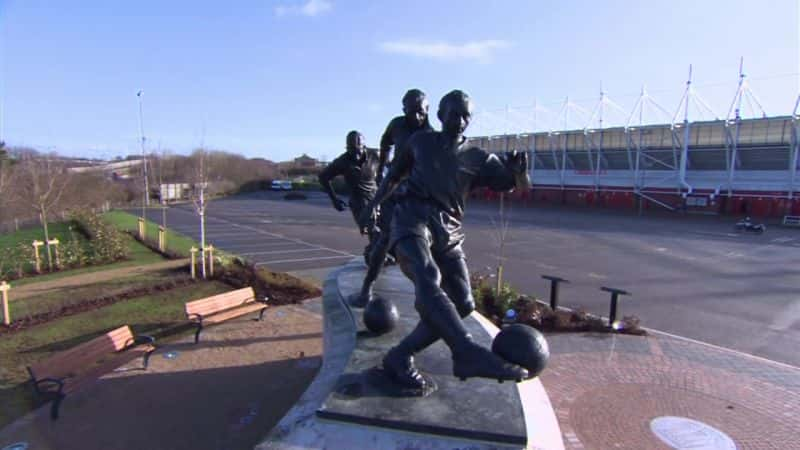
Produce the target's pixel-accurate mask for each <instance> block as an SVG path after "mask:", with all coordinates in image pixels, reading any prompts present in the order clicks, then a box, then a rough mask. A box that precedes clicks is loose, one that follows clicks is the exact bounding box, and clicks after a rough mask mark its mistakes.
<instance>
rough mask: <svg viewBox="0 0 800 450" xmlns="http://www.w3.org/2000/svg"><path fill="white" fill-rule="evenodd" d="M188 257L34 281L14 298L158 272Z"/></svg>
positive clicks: (19, 289)
mask: <svg viewBox="0 0 800 450" xmlns="http://www.w3.org/2000/svg"><path fill="white" fill-rule="evenodd" d="M188 264H189V260H188V259H175V260H170V261H164V262H158V263H152V264H146V265H143V266H131V267H120V268H119V269H111V270H99V271H97V272H89V273H82V274H80V275H72V276H65V277H64V278H57V279H55V280H50V281H42V282H34V283H30V284H24V285H22V286H19V287H15V288H14V298H15V299H23V298H28V297H35V296H37V295H42V294H47V293H49V292H52V291H56V290H61V289H70V288H74V287H80V286H86V285H87V284H94V283H101V282H103V281H110V280H119V279H122V278H126V277H132V276H136V275H142V274H145V273H151V272H158V271H160V270H168V269H177V268H179V267H183V266H187V265H188Z"/></svg>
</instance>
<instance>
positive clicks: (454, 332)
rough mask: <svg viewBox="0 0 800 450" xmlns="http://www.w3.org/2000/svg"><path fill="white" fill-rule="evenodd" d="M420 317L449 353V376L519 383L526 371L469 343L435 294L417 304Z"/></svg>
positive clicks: (444, 301) (446, 303)
mask: <svg viewBox="0 0 800 450" xmlns="http://www.w3.org/2000/svg"><path fill="white" fill-rule="evenodd" d="M418 309H419V312H420V317H421V318H422V320H423V321H425V323H426V324H427V325H428V326H429V327H430V329H431V331H432V332H434V333H436V334H438V335H439V336H441V338H442V339H444V341H445V342H446V343H447V346H448V347H450V351H452V353H453V375H455V376H456V377H458V378H460V379H461V380H465V379H467V378H472V377H481V378H494V379H496V380H497V381H499V382H502V381H503V380H516V381H522V380H523V379H525V378H528V371H527V370H525V369H523V368H522V367H520V366H518V365H516V364H511V363H509V362H507V361H506V360H504V359H503V358H501V357H499V356H497V355H495V354H494V353H492V352H491V351H490V350H489V349H486V348H484V347H482V346H480V345H478V344H476V343H475V342H474V341H473V340H472V336H470V334H469V333H467V329H466V327H464V323H463V322H462V320H461V318H460V317H459V315H458V312H457V311H456V307H455V305H453V303H452V302H451V301H450V300H449V299H448V298H447V297H445V296H442V295H437V296H435V297H433V298H430V299H429V300H428V301H426V302H420V303H419V304H418Z"/></svg>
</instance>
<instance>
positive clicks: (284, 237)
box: [220, 219, 356, 257]
mask: <svg viewBox="0 0 800 450" xmlns="http://www.w3.org/2000/svg"><path fill="white" fill-rule="evenodd" d="M220 220H222V219H220ZM226 222H227V223H228V224H230V225H231V226H234V227H237V228H241V229H244V230H250V231H255V232H256V233H260V234H265V235H267V236H273V237H277V238H281V239H286V240H287V241H290V242H296V243H298V244H305V245H309V246H312V247H313V246H314V244H311V243H308V242H306V241H303V240H300V239H294V238H287V237H286V236H282V235H280V234H276V233H270V232H269V231H264V230H260V229H258V228H255V227H251V226H247V225H240V224H238V223H234V222H230V221H226ZM319 248H320V249H321V250H328V251H329V252H333V253H338V254H340V255H343V256H349V257H353V256H356V255H354V254H352V253H347V252H343V251H341V250H336V249H332V248H330V247H324V246H321V245H320V246H319Z"/></svg>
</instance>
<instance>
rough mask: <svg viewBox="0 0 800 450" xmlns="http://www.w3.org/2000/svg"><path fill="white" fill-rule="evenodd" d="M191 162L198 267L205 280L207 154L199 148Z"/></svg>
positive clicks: (193, 154)
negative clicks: (198, 256)
mask: <svg viewBox="0 0 800 450" xmlns="http://www.w3.org/2000/svg"><path fill="white" fill-rule="evenodd" d="M191 158H192V160H193V166H194V171H193V180H192V181H193V184H194V186H193V189H192V194H191V198H192V203H193V204H194V209H195V212H196V213H197V215H198V216H200V260H201V262H200V267H201V273H202V275H203V278H206V207H207V205H208V179H209V167H208V161H207V160H208V152H207V151H206V149H204V148H202V147H201V148H199V149H197V150H195V151H194V153H192V156H191Z"/></svg>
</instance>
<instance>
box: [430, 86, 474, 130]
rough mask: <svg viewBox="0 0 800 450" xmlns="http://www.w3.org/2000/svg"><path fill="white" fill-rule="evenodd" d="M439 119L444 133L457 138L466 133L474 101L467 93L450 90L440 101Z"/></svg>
mask: <svg viewBox="0 0 800 450" xmlns="http://www.w3.org/2000/svg"><path fill="white" fill-rule="evenodd" d="M437 116H438V117H439V120H440V121H441V122H442V133H444V134H446V135H448V136H451V137H454V138H457V137H461V135H462V134H464V131H465V130H466V129H467V127H468V126H469V122H470V120H472V101H471V100H470V98H469V95H467V94H466V93H464V92H462V91H459V90H454V91H450V92H448V93H447V95H445V96H444V97H442V99H441V100H440V101H439V112H438V113H437Z"/></svg>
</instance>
